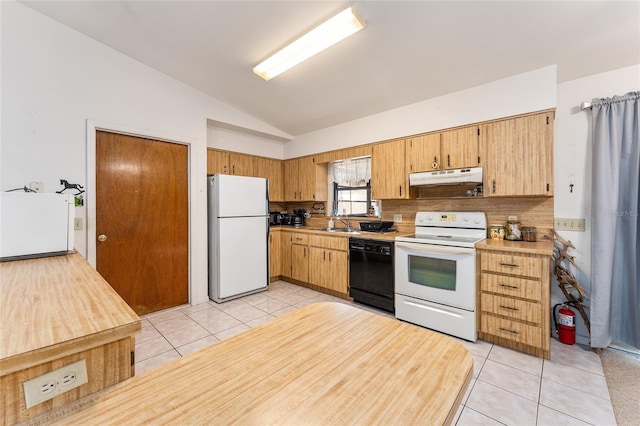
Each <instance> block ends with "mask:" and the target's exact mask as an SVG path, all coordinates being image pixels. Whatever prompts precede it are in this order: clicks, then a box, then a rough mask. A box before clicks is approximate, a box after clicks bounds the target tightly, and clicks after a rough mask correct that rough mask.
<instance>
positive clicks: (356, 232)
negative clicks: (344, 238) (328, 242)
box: [313, 228, 360, 234]
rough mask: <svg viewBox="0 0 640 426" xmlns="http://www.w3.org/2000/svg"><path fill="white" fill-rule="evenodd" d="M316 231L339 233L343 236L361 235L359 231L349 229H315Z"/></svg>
mask: <svg viewBox="0 0 640 426" xmlns="http://www.w3.org/2000/svg"><path fill="white" fill-rule="evenodd" d="M313 230H314V231H327V232H337V233H342V234H359V233H360V231H358V230H357V229H349V230H347V228H313Z"/></svg>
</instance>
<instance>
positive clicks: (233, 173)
mask: <svg viewBox="0 0 640 426" xmlns="http://www.w3.org/2000/svg"><path fill="white" fill-rule="evenodd" d="M231 174H232V175H235V174H236V165H235V164H234V165H233V166H231Z"/></svg>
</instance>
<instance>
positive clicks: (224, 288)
mask: <svg viewBox="0 0 640 426" xmlns="http://www.w3.org/2000/svg"><path fill="white" fill-rule="evenodd" d="M207 180H208V232H209V299H211V300H213V301H215V302H218V303H222V302H225V301H227V300H231V299H235V298H237V297H240V296H245V295H248V294H251V293H256V292H259V291H264V290H266V289H267V286H268V285H269V187H268V184H267V179H264V178H255V177H247V176H230V175H222V174H216V175H213V176H208V178H207Z"/></svg>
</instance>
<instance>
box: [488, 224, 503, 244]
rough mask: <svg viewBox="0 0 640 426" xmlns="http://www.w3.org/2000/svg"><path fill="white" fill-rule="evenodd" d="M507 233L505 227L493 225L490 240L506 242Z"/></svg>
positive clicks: (490, 229) (490, 230)
mask: <svg viewBox="0 0 640 426" xmlns="http://www.w3.org/2000/svg"><path fill="white" fill-rule="evenodd" d="M505 233H506V229H505V227H504V225H491V226H490V227H489V238H491V239H492V240H504V236H505Z"/></svg>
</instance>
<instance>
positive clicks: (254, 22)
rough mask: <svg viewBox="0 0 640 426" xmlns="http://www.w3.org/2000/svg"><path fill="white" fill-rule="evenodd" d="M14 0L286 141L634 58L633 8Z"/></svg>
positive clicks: (636, 20) (636, 5) (638, 9)
mask: <svg viewBox="0 0 640 426" xmlns="http://www.w3.org/2000/svg"><path fill="white" fill-rule="evenodd" d="M22 3H23V4H25V5H27V6H29V7H31V8H33V9H35V10H37V11H39V12H41V13H43V14H45V15H48V16H50V17H51V18H53V19H55V20H57V21H59V22H61V23H63V24H65V25H68V26H69V27H71V28H74V29H76V30H78V31H80V32H82V33H84V34H86V35H87V36H89V37H92V38H94V39H96V40H98V41H99V42H101V43H104V44H105V45H108V46H110V47H112V48H114V49H116V50H118V51H120V52H122V53H124V54H126V55H128V56H130V57H132V58H134V59H136V60H138V61H140V62H142V63H144V64H147V65H149V66H151V67H153V68H155V69H157V70H159V71H161V72H163V73H165V74H168V75H170V76H172V77H174V78H175V79H177V80H180V81H182V82H184V83H186V84H188V85H190V86H192V87H194V88H196V89H198V90H200V91H202V92H205V93H207V94H209V95H211V96H213V97H215V98H216V99H218V100H220V101H223V102H226V103H228V104H229V105H232V106H234V107H236V108H238V109H240V110H243V111H245V112H247V113H249V114H251V115H253V116H255V117H256V118H259V119H261V120H263V121H264V122H266V123H268V124H270V125H272V126H274V127H276V128H279V129H281V130H282V131H284V132H287V133H289V134H291V135H299V134H302V133H306V132H309V131H313V130H317V129H320V128H324V127H329V126H333V125H336V124H339V123H342V122H346V121H350V120H354V119H357V118H361V117H364V116H367V115H371V114H374V113H378V112H382V111H385V110H389V109H392V108H396V107H399V106H403V105H407V104H411V103H414V102H418V101H422V100H425V99H430V98H433V97H436V96H440V95H444V94H447V93H452V92H455V91H459V90H463V89H466V88H469V87H473V86H477V85H480V84H483V83H487V82H490V81H494V80H498V79H501V78H505V77H508V76H512V75H515V74H519V73H523V72H526V71H530V70H534V69H538V68H542V67H545V66H548V65H553V64H557V70H558V81H559V82H563V81H568V80H572V79H575V78H579V77H583V76H587V75H592V74H596V73H600V72H604V71H609V70H612V69H617V68H621V67H625V66H629V65H634V64H638V63H640V2H638V1H622V2H615V1H464V2H463V1H353V2H344V1H22ZM349 5H353V6H354V7H355V9H356V11H357V13H358V15H359V16H360V17H361V18H362V19H363V20H364V21H366V23H367V27H366V28H365V29H364V30H363V31H361V32H359V33H357V34H356V35H354V36H352V37H350V38H348V39H347V40H345V41H343V42H341V43H339V44H337V45H335V46H333V47H331V48H330V49H328V50H326V51H324V52H322V53H320V54H319V55H317V56H316V57H313V58H311V59H309V60H307V61H306V62H304V63H302V64H300V65H299V66H297V67H295V68H293V69H291V70H289V71H287V72H285V73H284V74H282V75H280V76H278V77H276V78H274V79H272V80H271V81H268V82H266V81H264V80H262V79H261V78H260V77H258V76H256V75H255V74H254V73H253V72H252V67H253V66H254V65H256V64H257V63H258V62H260V61H261V60H262V59H264V58H266V57H267V56H268V55H269V54H271V53H273V52H274V51H276V50H278V49H279V48H280V47H282V46H284V45H285V44H287V43H288V42H290V41H292V40H293V39H295V38H296V37H297V36H299V35H301V34H303V33H304V32H306V31H307V30H309V29H311V28H313V27H315V26H316V25H318V24H319V23H321V22H322V21H323V20H325V19H326V18H329V17H331V16H333V15H334V14H336V13H337V12H339V11H341V10H343V9H344V8H346V7H347V6H349ZM629 89H630V90H637V87H636V88H629ZM603 95H605V94H603Z"/></svg>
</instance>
